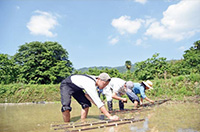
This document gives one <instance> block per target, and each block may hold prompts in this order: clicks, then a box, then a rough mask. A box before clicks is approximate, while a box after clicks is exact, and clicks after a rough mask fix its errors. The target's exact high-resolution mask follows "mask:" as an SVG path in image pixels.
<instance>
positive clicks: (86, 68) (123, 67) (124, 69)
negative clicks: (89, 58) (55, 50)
mask: <svg viewBox="0 0 200 132" xmlns="http://www.w3.org/2000/svg"><path fill="white" fill-rule="evenodd" d="M89 68H92V69H93V68H97V69H99V70H101V69H103V68H104V69H105V68H108V69H117V70H118V71H119V72H120V73H125V72H126V71H127V69H126V66H117V67H108V66H99V67H95V66H94V67H83V68H80V69H77V70H78V71H81V72H85V71H88V69H89ZM131 71H132V72H133V71H134V65H132V67H131Z"/></svg>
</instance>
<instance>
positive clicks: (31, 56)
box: [14, 41, 73, 84]
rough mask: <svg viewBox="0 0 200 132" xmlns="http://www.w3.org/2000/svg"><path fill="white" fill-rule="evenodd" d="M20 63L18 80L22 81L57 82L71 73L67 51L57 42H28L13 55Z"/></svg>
mask: <svg viewBox="0 0 200 132" xmlns="http://www.w3.org/2000/svg"><path fill="white" fill-rule="evenodd" d="M14 59H15V61H16V63H17V64H19V65H20V75H19V79H20V81H22V82H24V83H33V84H35V83H37V84H50V83H51V84H52V83H59V82H61V80H63V79H64V78H65V77H67V76H69V75H70V74H71V73H72V70H73V67H72V63H71V62H70V60H68V52H67V51H66V50H65V49H63V47H62V46H61V45H60V44H59V43H57V42H49V41H48V42H44V43H42V42H38V41H35V42H30V43H25V44H24V45H21V46H20V47H19V50H18V52H17V53H16V54H15V55H14Z"/></svg>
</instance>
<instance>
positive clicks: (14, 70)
mask: <svg viewBox="0 0 200 132" xmlns="http://www.w3.org/2000/svg"><path fill="white" fill-rule="evenodd" d="M18 74H19V68H18V67H17V65H16V64H15V63H14V60H13V59H12V57H11V56H9V55H7V54H0V83H1V84H9V83H13V82H16V81H17V79H18V78H17V75H18Z"/></svg>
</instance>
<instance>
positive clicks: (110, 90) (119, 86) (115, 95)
mask: <svg viewBox="0 0 200 132" xmlns="http://www.w3.org/2000/svg"><path fill="white" fill-rule="evenodd" d="M132 88H133V82H132V81H125V80H123V79H121V78H112V79H111V81H110V83H109V84H108V85H107V86H106V88H104V89H103V91H102V94H104V95H105V96H106V100H107V105H108V110H109V111H112V110H113V105H112V99H116V100H119V109H120V110H124V103H126V102H127V98H123V97H122V95H125V94H126V92H127V90H128V89H132Z"/></svg>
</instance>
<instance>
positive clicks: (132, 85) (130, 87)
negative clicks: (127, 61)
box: [126, 81, 134, 90]
mask: <svg viewBox="0 0 200 132" xmlns="http://www.w3.org/2000/svg"><path fill="white" fill-rule="evenodd" d="M126 87H127V88H128V89H131V90H132V88H133V87H134V84H133V82H132V81H128V82H126Z"/></svg>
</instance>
